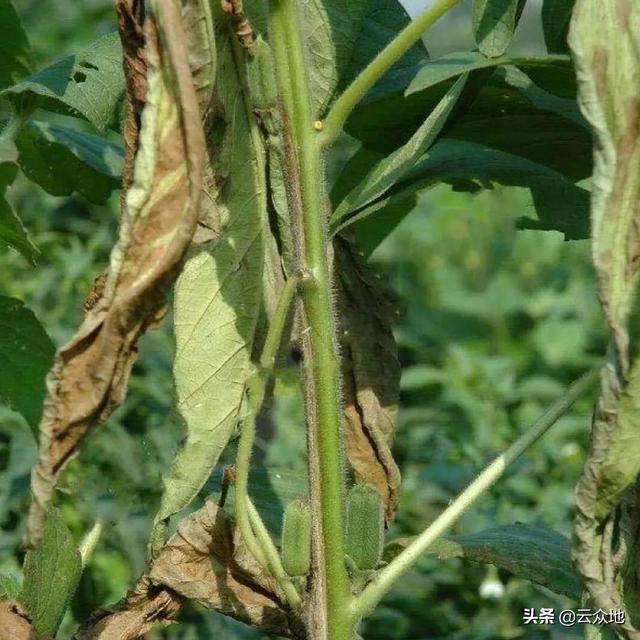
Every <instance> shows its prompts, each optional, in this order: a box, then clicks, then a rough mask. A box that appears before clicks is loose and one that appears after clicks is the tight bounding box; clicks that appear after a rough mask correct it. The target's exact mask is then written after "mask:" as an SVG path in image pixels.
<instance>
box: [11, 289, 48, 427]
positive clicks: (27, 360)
mask: <svg viewBox="0 0 640 640" xmlns="http://www.w3.org/2000/svg"><path fill="white" fill-rule="evenodd" d="M54 351H55V348H54V346H53V343H52V342H51V340H50V338H49V336H48V335H47V333H46V331H45V330H44V329H43V328H42V325H41V324H40V323H39V322H38V320H37V318H36V317H35V316H34V315H33V312H32V311H30V310H29V309H27V308H26V307H25V306H24V305H23V303H22V302H21V301H20V300H15V299H14V298H7V297H5V296H0V356H1V357H2V363H3V364H2V367H1V368H0V398H1V399H2V400H3V402H6V403H7V404H8V405H9V406H10V407H12V408H13V409H14V410H15V411H18V412H20V413H21V414H22V415H23V416H24V417H25V418H26V420H27V422H28V423H29V425H30V426H31V429H32V430H33V431H34V433H37V431H38V423H39V421H40V416H41V415H42V401H43V400H44V396H45V391H46V389H45V377H46V375H47V372H48V371H49V369H50V368H51V364H52V362H53V354H54Z"/></svg>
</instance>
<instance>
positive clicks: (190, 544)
mask: <svg viewBox="0 0 640 640" xmlns="http://www.w3.org/2000/svg"><path fill="white" fill-rule="evenodd" d="M184 599H193V600H196V601H198V602H199V603H200V604H202V605H203V606H205V607H207V608H209V609H212V610H215V611H218V612H220V613H223V614H225V615H228V616H231V617H233V618H236V619H237V620H240V621H242V622H245V623H247V624H250V625H252V626H253V627H255V628H257V629H260V630H261V631H264V632H265V633H273V634H277V635H281V636H287V637H297V636H298V635H299V634H298V633H297V632H296V629H299V621H298V620H297V618H296V616H295V615H294V614H293V613H292V612H290V611H288V610H287V609H286V608H285V605H284V604H283V602H284V598H283V596H282V594H281V593H280V590H279V588H278V586H277V585H276V583H275V581H274V580H273V578H271V577H270V576H267V575H266V574H265V573H264V571H263V570H262V569H261V568H260V567H259V566H258V564H257V563H256V561H255V559H254V558H253V557H252V556H251V554H250V553H249V552H248V550H247V549H246V547H245V546H244V544H243V542H242V539H241V536H240V534H239V532H238V530H237V529H236V528H235V527H234V526H233V523H232V522H231V521H230V520H229V518H228V517H227V515H226V514H225V513H224V511H223V510H222V509H221V508H219V507H218V506H217V505H216V504H215V503H213V502H207V503H206V504H205V506H204V507H203V508H201V509H200V510H198V511H196V512H194V513H193V514H191V515H190V516H189V517H187V518H185V519H184V520H183V521H182V523H181V524H180V525H179V527H178V530H177V532H176V533H175V534H174V535H173V536H172V537H171V538H170V539H169V541H168V542H167V544H166V545H165V546H164V548H163V549H162V551H161V552H160V554H159V555H158V557H157V558H156V560H155V561H154V563H153V565H152V567H151V569H150V571H149V573H148V575H145V576H143V577H142V578H141V579H140V581H139V582H138V584H137V585H136V587H135V588H134V589H133V590H132V591H131V592H130V593H129V594H128V596H127V598H125V600H124V601H123V602H122V603H120V604H119V605H118V606H117V607H116V608H114V609H113V610H112V611H110V612H107V611H105V612H102V613H101V614H98V616H96V617H95V618H94V619H93V620H91V621H89V623H88V624H87V625H85V627H84V629H83V630H82V631H81V632H80V633H79V634H78V635H77V640H134V638H139V637H140V636H141V635H142V634H144V633H145V632H146V631H147V630H148V629H149V627H150V625H151V623H152V622H154V621H163V622H170V621H171V620H173V619H174V618H175V615H176V614H177V612H178V609H179V608H180V606H181V602H182V601H183V600H184ZM136 634H137V635H136Z"/></svg>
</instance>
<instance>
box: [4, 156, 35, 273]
mask: <svg viewBox="0 0 640 640" xmlns="http://www.w3.org/2000/svg"><path fill="white" fill-rule="evenodd" d="M14 152H15V149H14ZM17 172H18V166H17V164H16V163H15V162H13V160H11V161H5V160H4V159H2V158H0V242H1V243H3V244H6V245H8V246H10V247H12V248H14V249H15V250H16V251H19V252H20V253H21V254H22V255H23V256H24V257H25V258H26V259H27V260H29V261H30V262H31V263H35V260H36V256H37V255H38V253H39V252H38V249H37V248H36V246H35V245H34V244H33V242H31V239H30V238H29V234H28V233H27V230H26V229H25V228H24V226H23V224H22V221H21V220H20V218H18V215H17V214H16V212H15V211H14V210H13V209H12V207H11V205H10V204H9V203H8V202H7V201H6V199H5V197H4V193H5V191H6V189H7V187H8V186H9V185H10V184H11V183H12V182H13V180H14V179H15V177H16V174H17Z"/></svg>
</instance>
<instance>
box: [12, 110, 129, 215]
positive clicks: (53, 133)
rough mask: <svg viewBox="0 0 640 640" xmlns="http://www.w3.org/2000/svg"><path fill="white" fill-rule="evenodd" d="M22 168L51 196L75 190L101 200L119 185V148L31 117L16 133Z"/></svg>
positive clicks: (62, 194) (64, 194)
mask: <svg viewBox="0 0 640 640" xmlns="http://www.w3.org/2000/svg"><path fill="white" fill-rule="evenodd" d="M16 146H17V147H18V151H19V153H20V155H19V157H18V164H19V165H20V168H21V169H22V172H23V173H24V174H25V175H26V176H27V178H29V180H31V181H32V182H35V183H36V184H38V185H39V186H41V187H42V188H43V189H44V190H45V191H48V192H49V193H51V194H52V195H54V196H68V195H71V194H72V193H73V192H74V191H77V192H78V193H81V194H82V195H83V196H84V197H85V198H87V200H89V201H90V202H94V203H96V204H103V203H104V202H106V200H107V198H108V197H109V195H110V194H111V192H112V191H113V190H114V189H118V188H119V187H120V175H121V173H122V166H123V159H124V158H123V155H124V154H123V152H122V148H121V147H120V146H119V145H117V144H114V143H113V142H108V141H107V140H104V139H103V138H99V137H98V136H92V135H89V134H86V133H82V132H80V131H76V130H75V129H69V128H67V127H60V126H57V125H53V124H48V123H46V122H36V121H30V122H28V123H27V125H26V126H25V127H23V129H22V130H21V131H20V133H19V134H18V135H17V136H16Z"/></svg>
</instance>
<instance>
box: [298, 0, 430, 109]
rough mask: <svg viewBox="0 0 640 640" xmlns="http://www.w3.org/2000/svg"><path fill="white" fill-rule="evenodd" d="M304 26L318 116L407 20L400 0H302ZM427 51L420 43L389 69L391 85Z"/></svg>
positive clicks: (387, 82) (312, 90) (403, 75)
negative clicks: (339, 90)
mask: <svg viewBox="0 0 640 640" xmlns="http://www.w3.org/2000/svg"><path fill="white" fill-rule="evenodd" d="M300 8H301V16H302V28H303V31H304V35H305V40H306V44H307V51H308V55H309V69H310V73H309V82H310V85H311V94H312V96H313V101H314V107H315V111H316V114H317V117H321V116H322V115H323V113H324V112H325V111H326V109H327V107H328V105H329V104H330V102H331V100H332V99H333V98H334V97H335V94H336V91H337V90H338V89H344V87H345V86H346V85H347V84H348V83H349V82H350V81H351V80H352V79H353V78H354V77H355V76H356V75H357V74H358V73H359V72H360V71H361V70H362V69H363V68H364V67H365V66H366V65H367V64H368V63H369V61H370V60H371V59H373V57H374V56H375V55H376V54H377V53H378V51H380V50H381V49H382V48H384V46H385V45H386V44H387V43H388V42H389V41H390V40H391V39H392V38H393V37H394V36H395V35H396V34H397V33H398V31H400V30H401V29H402V28H403V27H404V26H406V25H407V24H408V22H409V16H408V15H407V13H406V11H405V10H404V9H403V7H402V5H401V4H400V3H399V2H397V0H304V2H301V3H300ZM425 55H426V50H425V49H424V47H423V45H421V44H418V45H415V46H414V47H412V49H410V51H409V52H408V53H407V54H406V55H405V56H404V57H403V58H402V59H401V60H400V61H399V62H398V63H396V65H395V66H394V67H393V69H391V70H390V72H389V74H390V76H389V77H388V78H387V79H386V80H385V83H386V84H387V90H388V87H389V85H397V83H398V82H401V83H404V82H405V81H406V80H405V78H406V75H407V70H409V73H411V70H412V69H413V68H414V65H415V64H416V63H417V62H418V61H420V60H422V59H423V58H424V57H425ZM374 91H375V88H374Z"/></svg>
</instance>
